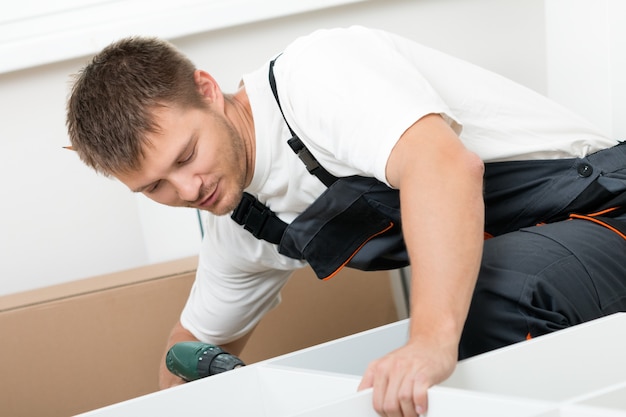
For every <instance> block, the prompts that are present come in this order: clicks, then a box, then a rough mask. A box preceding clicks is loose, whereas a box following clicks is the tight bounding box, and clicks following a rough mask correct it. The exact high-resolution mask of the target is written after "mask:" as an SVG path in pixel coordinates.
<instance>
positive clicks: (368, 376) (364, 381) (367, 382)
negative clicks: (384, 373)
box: [357, 366, 374, 391]
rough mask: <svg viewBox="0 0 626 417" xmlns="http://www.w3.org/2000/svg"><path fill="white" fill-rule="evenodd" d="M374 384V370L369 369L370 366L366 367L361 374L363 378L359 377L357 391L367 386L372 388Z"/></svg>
mask: <svg viewBox="0 0 626 417" xmlns="http://www.w3.org/2000/svg"><path fill="white" fill-rule="evenodd" d="M373 386H374V372H373V371H372V370H371V366H370V367H368V368H367V370H366V371H365V373H364V374H363V378H361V383H360V384H359V387H358V388H357V391H363V390H364V389H367V388H372V387H373Z"/></svg>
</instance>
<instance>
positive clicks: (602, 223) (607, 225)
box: [570, 214, 626, 239]
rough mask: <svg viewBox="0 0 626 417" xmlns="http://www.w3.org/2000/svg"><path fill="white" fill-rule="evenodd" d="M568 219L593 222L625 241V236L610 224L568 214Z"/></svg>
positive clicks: (589, 217)
mask: <svg viewBox="0 0 626 417" xmlns="http://www.w3.org/2000/svg"><path fill="white" fill-rule="evenodd" d="M570 217H571V218H572V219H581V220H589V221H590V222H594V223H596V224H599V225H600V226H604V227H606V228H607V229H609V230H610V231H612V232H615V233H617V234H618V236H620V237H621V238H622V239H626V235H624V234H623V233H622V232H620V231H619V230H617V229H616V228H614V227H613V226H611V225H610V224H607V223H604V222H603V221H601V220H598V219H596V218H593V217H591V216H583V215H581V214H570Z"/></svg>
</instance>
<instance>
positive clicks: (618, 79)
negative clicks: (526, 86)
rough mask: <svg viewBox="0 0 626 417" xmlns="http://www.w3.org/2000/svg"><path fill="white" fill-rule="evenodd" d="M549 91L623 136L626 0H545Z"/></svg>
mask: <svg viewBox="0 0 626 417" xmlns="http://www.w3.org/2000/svg"><path fill="white" fill-rule="evenodd" d="M546 22H547V25H546V27H547V39H546V40H547V51H548V55H547V57H548V67H547V71H548V72H547V73H548V95H549V96H550V97H551V98H552V99H554V100H556V101H558V102H560V103H562V104H565V105H566V106H568V107H570V108H571V109H573V110H575V111H576V112H578V113H580V114H582V115H584V116H585V117H587V118H588V119H589V120H590V121H591V122H593V123H595V124H596V125H597V126H599V127H600V128H601V129H602V130H603V131H604V132H605V133H606V134H608V135H611V136H613V137H616V138H618V139H621V140H624V139H626V117H624V115H626V75H625V74H626V25H625V24H624V23H625V22H626V2H625V1H623V0H546Z"/></svg>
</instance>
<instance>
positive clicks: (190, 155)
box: [178, 149, 196, 165]
mask: <svg viewBox="0 0 626 417" xmlns="http://www.w3.org/2000/svg"><path fill="white" fill-rule="evenodd" d="M195 154H196V151H195V149H194V150H193V151H192V152H191V153H190V154H189V156H187V157H186V158H185V159H183V160H182V161H179V162H178V165H184V164H186V163H187V162H190V161H191V160H192V159H193V157H194V155H195Z"/></svg>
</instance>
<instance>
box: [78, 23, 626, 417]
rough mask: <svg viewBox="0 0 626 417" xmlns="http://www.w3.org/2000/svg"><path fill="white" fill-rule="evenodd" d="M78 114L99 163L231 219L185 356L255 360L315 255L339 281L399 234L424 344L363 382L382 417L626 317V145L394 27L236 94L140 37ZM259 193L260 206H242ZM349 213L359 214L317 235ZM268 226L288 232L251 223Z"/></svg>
mask: <svg viewBox="0 0 626 417" xmlns="http://www.w3.org/2000/svg"><path fill="white" fill-rule="evenodd" d="M67 124H68V129H69V134H70V138H71V141H72V147H73V148H74V149H75V150H76V151H77V152H78V154H79V156H80V157H81V159H82V160H83V161H84V162H85V163H86V164H87V165H89V166H91V167H92V168H94V169H95V170H97V171H98V172H101V173H103V174H105V175H110V176H113V177H116V178H117V179H119V180H120V181H121V182H122V183H124V184H125V185H127V186H128V187H129V188H130V189H131V190H133V191H134V192H141V193H144V194H145V195H147V196H148V197H150V198H151V199H153V200H155V201H157V202H160V203H163V204H167V205H171V206H188V207H194V208H199V209H201V210H207V211H209V212H210V213H212V214H213V215H209V216H208V219H207V225H206V230H207V233H206V237H205V238H204V240H203V244H202V249H201V252H200V261H199V265H198V273H197V278H196V282H195V284H194V286H193V289H192V291H191V294H190V296H189V300H188V302H187V305H186V306H185V308H184V310H183V312H182V314H181V319H180V322H179V323H177V324H176V326H175V327H174V329H173V330H172V333H171V336H170V339H169V343H168V347H169V346H171V345H172V344H173V343H175V342H179V341H183V340H196V339H200V340H203V341H206V342H210V343H214V344H219V345H221V346H222V347H223V348H225V349H226V350H227V351H230V352H231V353H233V354H238V353H239V352H240V351H241V350H242V349H243V347H244V345H245V343H246V341H247V339H248V337H249V336H250V334H251V332H252V331H253V329H254V327H255V325H256V324H257V323H258V321H259V320H260V319H261V317H262V316H263V314H265V313H266V312H267V311H268V310H270V309H271V308H272V307H274V306H275V305H276V304H277V303H278V302H279V293H280V290H281V288H282V286H283V285H284V284H285V282H286V280H287V279H288V277H289V275H290V273H291V272H292V271H293V270H294V269H296V268H300V267H303V266H305V265H306V264H307V262H308V263H309V264H311V266H313V267H314V269H315V270H316V272H318V275H319V276H320V277H321V278H326V277H330V276H332V274H333V273H334V272H333V271H334V270H335V269H336V267H339V268H340V267H341V266H343V265H344V264H348V265H352V262H355V263H356V258H358V257H360V256H361V254H362V253H363V251H365V253H366V254H367V253H368V250H369V249H367V250H366V248H370V247H371V246H372V244H373V242H381V241H383V242H384V241H385V238H386V236H387V235H388V234H389V233H392V232H389V231H388V229H389V230H391V231H393V229H394V228H395V229H399V228H400V227H401V232H402V233H401V235H400V236H401V237H403V239H404V241H403V242H401V243H402V244H401V246H402V250H399V251H398V246H397V241H396V244H394V245H395V246H393V245H392V248H391V249H389V250H390V251H392V249H393V251H395V252H394V256H395V255H396V252H398V253H400V255H399V258H402V251H403V250H405V252H406V253H405V254H404V255H405V257H406V255H408V258H409V259H410V261H411V269H412V291H411V293H412V294H411V322H410V323H411V324H410V335H409V340H408V342H407V344H406V345H405V346H403V347H401V348H400V349H398V350H396V351H394V352H391V353H389V354H388V355H386V356H385V357H383V358H381V359H379V360H377V361H375V362H374V363H372V364H371V365H370V366H369V368H368V370H367V371H366V373H365V375H364V376H363V379H362V382H361V385H360V388H361V389H364V388H369V387H373V399H374V400H373V401H374V408H375V409H376V410H377V411H378V413H379V414H381V415H384V416H405V417H407V416H416V415H418V414H422V413H424V412H425V411H426V408H427V395H426V390H427V389H428V388H429V387H430V386H432V385H434V384H437V383H439V382H441V381H443V380H444V379H446V378H447V377H448V376H449V375H450V374H451V372H452V371H453V369H454V367H455V364H456V361H457V359H458V358H459V357H460V358H464V357H468V356H471V355H474V354H477V353H481V352H484V351H487V350H490V349H495V348H498V347H500V346H505V345H507V344H511V343H515V342H518V341H521V340H524V339H526V338H527V337H535V336H538V335H541V334H544V333H547V332H550V331H554V330H557V329H560V328H564V327H567V326H571V325H574V324H577V323H581V322H583V321H587V320H591V319H593V318H596V317H600V316H602V315H606V314H609V313H612V312H615V311H620V310H624V308H625V307H626V288H625V284H624V281H625V279H624V278H623V276H624V269H625V268H624V266H623V264H622V262H619V259H620V257H621V255H622V254H623V251H624V249H626V241H625V240H624V238H623V237H622V236H620V234H619V228H620V227H621V224H622V223H621V222H622V221H624V219H625V216H623V215H622V214H621V213H622V211H620V209H619V207H620V206H621V203H622V202H621V200H620V197H621V196H622V194H623V191H624V190H625V189H626V181H624V178H626V176H625V175H624V174H625V172H624V167H625V166H626V151H625V149H624V148H626V147H620V146H616V145H617V144H618V142H617V141H615V140H611V139H609V138H606V137H604V136H603V135H601V134H600V133H598V132H597V131H596V130H595V129H594V128H593V127H592V126H590V125H589V124H587V123H586V122H585V121H583V120H581V119H580V118H579V117H577V116H575V115H573V114H572V113H570V112H568V111H567V110H565V109H564V108H562V107H560V106H558V105H556V104H554V103H552V102H550V101H548V100H547V99H545V98H544V97H542V96H540V95H538V94H536V93H534V92H531V91H529V90H528V89H525V88H523V87H521V86H519V85H516V84H514V83H512V82H511V81H508V80H506V79H504V78H502V77H499V76H497V75H495V74H492V73H489V72H487V71H485V70H482V69H480V68H477V67H475V66H473V65H470V64H468V63H465V62H463V61H460V60H457V59H455V58H452V57H449V56H446V55H444V54H441V53H439V52H437V51H433V50H431V49H428V48H425V47H423V46H421V45H418V44H415V43H413V42H411V41H409V40H406V39H403V38H401V37H398V36H395V35H393V34H389V33H386V32H382V31H376V30H369V29H366V28H362V27H352V28H348V29H334V30H322V31H318V32H315V33H313V34H311V35H310V36H306V37H303V38H300V39H298V40H296V41H295V42H293V43H292V44H290V45H289V46H287V47H286V48H285V50H284V51H283V53H282V54H280V55H279V56H277V57H274V59H272V60H271V62H267V63H265V64H264V65H263V66H262V67H261V68H260V69H258V70H256V71H253V72H251V73H249V74H247V75H245V76H244V77H243V80H242V82H241V84H240V87H239V89H238V90H237V91H236V92H235V93H234V94H224V93H222V91H221V89H220V88H219V86H218V84H217V82H216V81H215V80H214V79H213V78H212V77H211V76H210V75H209V74H208V73H206V72H204V71H201V70H197V69H196V68H195V67H194V66H193V65H192V64H191V63H190V62H189V61H188V60H187V59H186V58H185V57H184V56H182V55H181V54H180V53H178V52H177V51H176V50H174V48H172V47H171V46H170V45H169V44H167V43H165V42H161V41H158V40H155V39H142V38H136V39H132V38H131V39H125V40H122V41H120V42H117V43H115V44H112V45H110V46H109V47H107V48H105V50H103V51H102V52H101V53H100V54H98V55H97V56H96V57H95V58H94V59H93V61H92V62H91V63H90V64H88V65H87V66H86V67H85V68H84V69H83V71H82V72H81V73H80V74H79V75H78V77H77V79H76V82H75V85H74V87H73V90H72V94H71V97H70V99H69V103H68V121H67ZM292 136H295V137H296V139H297V140H296V142H297V143H296V144H295V145H294V150H295V151H297V152H298V153H299V156H301V157H303V160H304V161H305V162H306V165H307V166H306V168H309V169H311V170H312V171H313V173H314V174H315V175H310V174H309V172H308V171H307V169H306V168H305V164H304V163H303V161H301V160H300V158H298V157H297V156H296V154H295V153H294V150H292V149H291V145H292V144H293V143H292V141H289V140H290V138H292ZM288 141H289V144H290V145H288ZM299 144H301V145H303V146H300V145H299ZM303 155H304V156H303ZM320 171H322V173H320ZM329 178H330V180H329ZM337 178H339V180H337ZM483 182H484V188H483ZM362 183H366V184H367V187H366V188H367V190H366V191H361V190H357V191H354V190H355V189H356V188H358V187H360V185H354V184H362ZM397 190H399V194H398V192H397ZM244 191H245V194H244ZM353 193H354V194H355V196H356V197H355V198H354V201H352V200H350V201H349V202H348V203H346V200H347V199H348V197H346V195H352V194H353ZM322 194H323V195H322ZM372 195H374V196H373V197H372ZM389 195H391V196H392V197H391V201H392V203H390V204H387V201H388V200H386V199H387V196H389ZM398 195H399V197H398ZM242 196H245V198H244V199H243V201H244V202H246V201H247V203H246V204H247V206H246V207H248V206H253V207H260V208H259V209H258V210H257V211H254V210H252V211H251V212H248V211H246V210H247V209H245V210H244V209H242V208H241V206H240V201H242ZM249 196H253V198H252V199H249V198H248V197H249ZM379 196H380V199H381V201H382V203H380V204H379V203H377V201H378V197H379ZM394 196H395V197H394ZM394 198H396V199H397V198H399V207H400V208H399V210H400V214H401V226H398V222H399V218H394V215H393V213H394V210H395V207H396V206H395V203H394V202H393V199H394ZM255 199H256V200H255ZM257 200H258V201H257ZM363 202H365V203H363ZM344 203H345V204H344ZM243 204H244V203H242V205H243ZM259 204H260V205H259ZM337 204H340V205H342V207H341V208H340V209H339V210H338V211H337V216H336V218H338V219H340V221H336V220H333V218H329V219H327V220H328V221H327V223H326V219H325V220H324V223H323V224H322V225H321V226H319V227H320V229H319V231H318V230H317V229H315V230H314V232H311V230H310V224H311V223H313V224H317V223H319V219H320V218H321V217H324V216H325V213H326V211H327V210H331V211H332V210H334V209H335V208H334V206H335V205H337ZM344 206H345V207H344ZM372 207H375V209H372ZM265 208H269V209H270V210H271V212H273V213H275V215H276V216H273V215H271V212H269V211H267V210H265ZM604 209H606V210H604ZM233 210H235V215H234V218H236V219H237V220H238V222H239V223H242V224H244V223H245V228H244V227H241V226H240V224H238V223H237V222H235V221H233V219H231V218H230V216H228V214H230V213H231V212H233ZM242 210H243V211H244V212H245V213H244V214H245V215H244V216H241V215H240V214H241V211H242ZM598 210H604V211H603V212H602V216H594V215H593V214H594V212H595V211H598ZM250 213H252V214H250ZM259 213H263V214H262V215H261V214H259ZM267 213H270V215H267ZM346 213H347V214H346ZM380 213H383V214H380ZM571 213H579V214H580V216H579V218H570V214H571ZM588 214H592V216H591V217H588V216H587V215H588ZM256 215H259V216H261V217H262V220H263V221H262V222H260V223H263V225H265V223H264V222H265V221H268V222H269V223H271V224H272V227H268V228H265V226H259V225H258V224H257V225H255V224H252V223H254V221H252V222H251V221H249V218H252V217H254V216H256ZM263 216H265V217H263ZM363 216H365V217H364V220H362V221H361V220H359V218H360V217H363ZM575 216H576V215H574V216H572V217H575ZM330 217H332V216H330ZM268 219H269V220H268ZM253 220H254V219H253ZM379 220H380V225H381V226H380V228H378V229H377V228H376V227H378V226H376V227H374V226H372V225H374V224H378V223H379ZM283 223H284V225H286V224H289V227H287V229H286V230H285V229H281V227H284V225H283V226H280V224H283ZM538 223H549V224H546V225H543V226H536V225H537V224H538ZM274 226H275V227H274ZM315 227H317V226H315ZM363 228H366V229H369V228H372V230H368V234H365V233H361V234H362V235H363V236H360V235H359V234H360V232H361V231H362V229H363ZM247 229H250V230H251V231H252V232H253V233H254V234H255V235H256V237H255V235H253V233H250V232H249V231H248V230H247ZM267 229H269V230H270V233H269V235H272V234H274V235H276V234H277V235H278V237H276V236H267V235H266V231H267ZM344 229H346V230H345V231H346V233H345V234H344V233H343V232H344ZM276 230H278V231H279V232H278V233H276V232H275V231H276ZM338 230H340V231H341V233H339V232H337V231H338ZM318 232H319V233H318ZM313 235H315V236H313ZM355 235H359V236H357V237H354V236H355ZM487 235H488V236H489V237H491V238H490V239H487V240H484V238H485V236H487ZM320 236H321V237H320ZM257 237H260V239H258V238H257ZM309 238H311V239H310V240H308V239H309ZM370 238H371V242H372V244H370ZM303 241H305V242H304V243H302V242H303ZM376 245H378V243H376ZM361 246H362V247H363V249H362V250H359V248H360V247H361ZM328 248H330V250H329V249H328ZM353 249H354V251H355V252H356V255H355V254H354V253H352V252H351V251H352V250H353ZM320 253H322V254H323V256H318V255H319V254H320ZM335 254H337V256H335ZM339 254H343V255H345V256H339ZM287 255H289V256H287ZM383 255H385V254H383ZM383 258H384V256H383ZM388 258H389V257H388ZM401 262H402V260H400V263H401ZM389 265H393V262H392V263H391V264H388V265H387V266H389ZM470 303H471V306H470ZM468 312H469V313H468ZM160 376H161V385H162V386H163V387H167V386H171V385H175V384H178V383H181V382H182V381H181V380H177V379H176V378H175V377H174V376H173V375H170V374H169V373H168V372H167V370H165V368H164V367H163V368H162V370H161V375H160Z"/></svg>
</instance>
